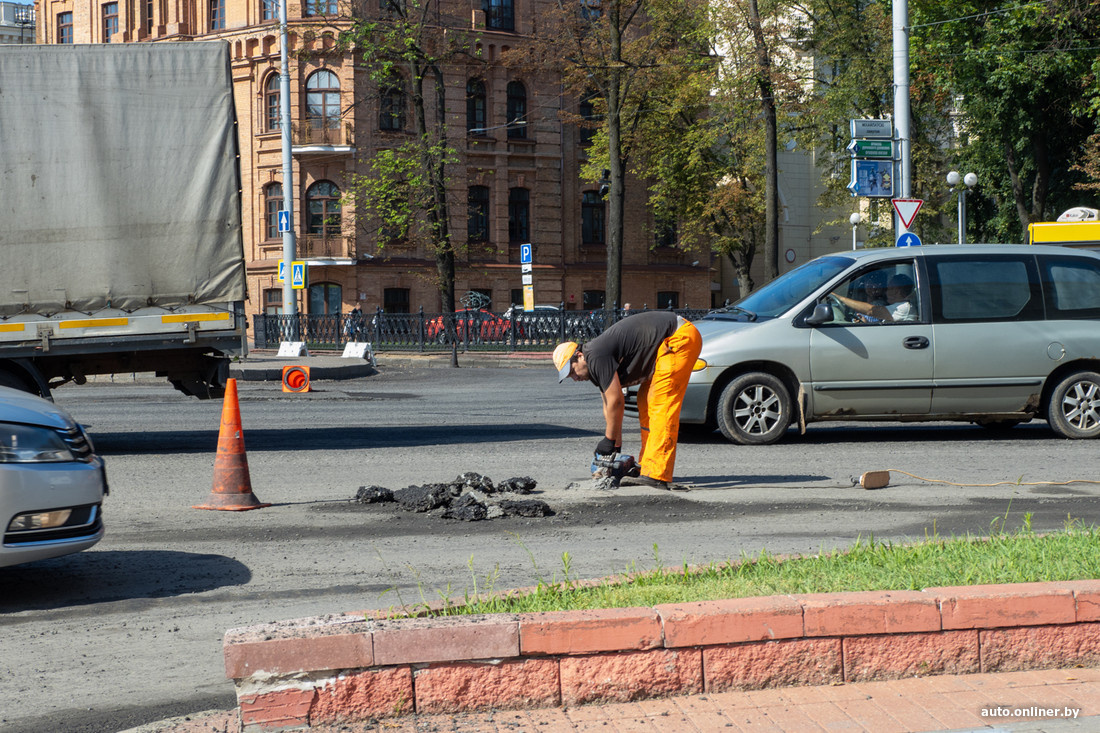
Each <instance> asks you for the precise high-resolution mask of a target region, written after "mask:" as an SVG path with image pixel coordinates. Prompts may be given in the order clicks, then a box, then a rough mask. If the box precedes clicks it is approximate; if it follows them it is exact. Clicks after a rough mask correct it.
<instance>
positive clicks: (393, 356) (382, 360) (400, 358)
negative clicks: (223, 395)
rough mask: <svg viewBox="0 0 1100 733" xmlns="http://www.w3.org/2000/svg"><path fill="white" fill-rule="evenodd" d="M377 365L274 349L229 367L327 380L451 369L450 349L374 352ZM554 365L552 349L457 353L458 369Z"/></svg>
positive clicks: (247, 377)
mask: <svg viewBox="0 0 1100 733" xmlns="http://www.w3.org/2000/svg"><path fill="white" fill-rule="evenodd" d="M375 361H376V363H377V367H375V366H372V365H371V364H370V363H369V362H367V360H365V359H359V358H354V357H343V356H340V354H339V353H337V352H328V351H324V352H314V353H313V354H311V355H310V356H293V357H285V356H276V352H274V351H251V352H249V354H248V356H247V357H245V358H244V359H242V360H241V361H237V362H233V363H232V364H231V365H230V367H229V376H231V377H234V378H236V379H240V380H243V381H268V382H278V381H281V380H282V371H283V367H284V366H308V367H309V368H310V379H311V381H321V380H326V379H358V378H359V377H369V376H370V375H372V374H376V373H378V371H379V370H385V369H393V368H402V367H437V368H447V369H449V368H452V367H453V364H452V359H451V354H450V352H447V353H423V354H422V353H420V352H415V351H411V352H404V351H390V352H382V353H378V354H375ZM552 364H553V360H552V359H551V354H550V352H545V353H543V352H526V351H517V352H495V351H494V352H488V351H487V352H469V353H466V354H463V353H459V354H458V367H459V368H477V367H535V368H546V369H550V367H551V365H552Z"/></svg>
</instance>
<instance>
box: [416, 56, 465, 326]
mask: <svg viewBox="0 0 1100 733" xmlns="http://www.w3.org/2000/svg"><path fill="white" fill-rule="evenodd" d="M410 72H411V75H412V79H413V80H414V82H413V108H414V113H415V117H416V134H417V135H418V136H419V137H420V139H421V140H423V141H425V144H424V145H422V151H423V152H422V158H421V163H420V164H421V167H422V169H423V170H424V173H425V174H426V175H427V177H428V180H429V181H430V182H431V190H432V202H431V206H430V207H429V209H428V211H427V215H428V227H429V229H430V231H431V239H432V246H433V248H434V249H435V265H436V280H437V287H438V290H439V300H440V305H441V308H442V310H443V312H444V313H454V310H455V252H454V243H453V242H452V241H451V226H450V207H449V206H448V205H447V178H446V169H445V167H446V160H445V158H444V156H443V154H442V152H440V151H443V150H445V149H446V147H447V128H446V121H447V116H446V111H447V108H446V98H445V91H446V88H445V87H444V83H443V72H442V70H441V69H440V68H439V67H438V66H432V67H430V68H428V69H425V68H422V67H420V66H419V64H416V63H411V64H410ZM428 74H430V75H431V77H432V82H431V83H432V85H433V86H434V89H433V91H434V105H435V109H434V110H433V111H434V113H435V118H436V124H435V126H434V127H433V128H432V129H431V130H430V131H429V129H428V119H427V104H426V99H425V92H424V77H425V76H426V75H428ZM429 136H431V137H433V138H434V140H433V144H431V145H428V144H426V143H427V141H428V138H429Z"/></svg>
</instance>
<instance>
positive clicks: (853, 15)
mask: <svg viewBox="0 0 1100 733" xmlns="http://www.w3.org/2000/svg"><path fill="white" fill-rule="evenodd" d="M787 8H788V12H789V13H790V17H791V18H792V23H793V26H794V28H793V30H792V33H791V34H790V39H791V44H792V52H793V53H796V54H799V55H801V56H802V57H803V58H804V59H805V60H806V67H807V69H808V70H809V71H808V72H807V73H806V74H805V75H804V76H803V84H804V86H805V88H806V89H807V90H808V92H809V94H808V96H807V98H806V100H805V103H804V105H803V107H802V108H801V111H800V115H799V118H798V119H797V121H796V122H795V124H794V127H793V130H794V134H795V136H796V138H797V139H798V141H799V142H800V143H801V146H802V147H803V149H806V150H812V151H814V155H815V156H816V158H817V161H818V168H819V170H820V171H821V174H822V183H823V184H824V192H823V194H822V196H821V199H820V201H819V203H820V204H821V206H822V207H823V208H826V209H831V210H834V211H844V210H845V209H848V210H850V209H851V208H853V206H854V204H853V202H852V198H853V197H852V195H851V192H850V191H849V190H848V189H847V185H848V183H849V181H850V180H851V154H850V153H849V152H848V151H847V149H846V148H847V145H848V143H849V141H850V139H851V136H850V130H849V120H850V119H853V118H855V119H887V118H892V117H893V115H894V97H893V54H894V49H893V21H892V12H891V10H892V9H891V5H890V4H889V3H880V2H872V1H871V0H804V1H797V2H794V3H792V4H790V5H788V6H787ZM911 67H912V68H911V72H910V74H911V76H910V121H911V122H910V155H911V161H912V169H911V180H910V189H911V195H912V196H914V197H915V198H920V199H923V200H924V201H925V204H924V206H923V207H922V209H921V216H920V217H918V219H917V222H916V224H915V225H914V229H915V230H916V231H917V232H918V233H919V234H920V235H921V237H922V238H923V239H924V240H925V241H940V240H941V238H942V237H943V235H944V234H945V233H946V231H947V230H946V229H945V228H944V227H942V226H941V225H939V224H938V223H937V220H938V217H937V216H936V214H938V213H939V211H940V209H941V207H942V205H943V204H944V203H946V202H947V200H948V191H947V186H946V184H945V183H944V175H945V173H946V167H945V166H946V163H945V158H946V152H945V145H946V140H947V130H948V125H949V122H950V119H949V115H948V108H949V104H950V101H951V98H950V95H947V94H945V93H943V92H942V91H941V90H939V89H938V88H937V87H936V85H935V84H934V83H933V81H934V79H933V77H932V76H931V74H930V73H929V72H928V71H927V70H924V69H921V68H920V67H919V65H916V64H911ZM869 206H870V220H871V226H870V230H869V236H868V243H869V244H871V245H892V244H893V243H894V232H893V229H892V226H891V224H890V223H889V222H891V221H892V213H893V209H892V207H891V206H890V203H889V201H887V200H885V199H875V198H872V199H870V200H869ZM847 219H848V217H847V214H845V215H844V216H842V217H837V218H835V219H832V220H826V221H825V222H823V223H825V224H846V223H847Z"/></svg>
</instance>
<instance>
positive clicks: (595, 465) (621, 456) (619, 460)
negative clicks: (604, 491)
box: [590, 453, 642, 479]
mask: <svg viewBox="0 0 1100 733" xmlns="http://www.w3.org/2000/svg"><path fill="white" fill-rule="evenodd" d="M590 469H591V471H592V476H593V477H594V478H614V479H621V478H622V477H623V476H638V475H639V474H641V472H642V469H641V468H640V467H639V466H638V463H637V461H635V460H634V456H628V455H627V454H625V453H612V454H611V455H609V456H601V455H600V454H599V453H593V454H592V465H591V466H590Z"/></svg>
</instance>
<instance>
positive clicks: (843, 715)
mask: <svg viewBox="0 0 1100 733" xmlns="http://www.w3.org/2000/svg"><path fill="white" fill-rule="evenodd" d="M239 730H240V724H239V722H238V719H237V715H236V711H234V710H231V711H209V712H206V713H199V714H196V715H192V716H188V717H187V718H186V719H185V718H173V719H171V720H165V721H161V722H159V723H151V724H148V725H145V726H141V727H139V728H134V729H132V730H130V731H127V732H125V733H238V731H239ZM309 730H310V731H312V732H313V733H504V732H508V733H516V732H517V731H538V732H539V733H566V732H568V733H574V732H580V731H601V732H602V733H611V732H614V733H627V732H628V731H630V732H633V731H639V732H641V731H644V732H646V733H678V732H679V731H684V732H685V733H709V732H710V731H733V732H735V733H736V732H738V731H745V732H746V733H749V732H751V733H763V732H766V731H773V732H775V733H814V732H817V731H852V732H855V733H860V732H866V733H932V732H933V731H956V732H962V731H966V732H968V733H970V732H976V731H1002V732H1004V733H1086V732H1087V733H1095V732H1097V731H1100V669H1096V668H1072V669H1048V670H1037V671H1028V672H1005V673H999V674H967V675H940V676H934V677H919V678H909V679H901V680H892V681H880V682H862V683H854V684H844V685H831V686H821V687H784V688H774V689H767V690H751V691H738V692H721V693H702V694H698V695H684V696H677V697H669V698H660V699H654V700H640V701H637V702H631V703H608V704H595V705H579V706H576V707H566V708H547V709H537V710H499V711H494V712H488V713H460V714H450V715H418V714H413V715H409V716H405V717H401V718H388V719H384V720H380V721H376V722H373V723H348V724H334V725H326V726H320V727H313V728H310V729H309Z"/></svg>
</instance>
